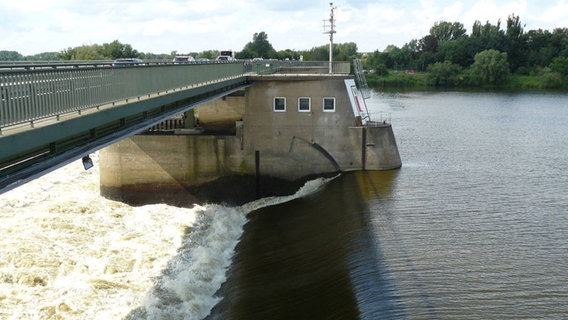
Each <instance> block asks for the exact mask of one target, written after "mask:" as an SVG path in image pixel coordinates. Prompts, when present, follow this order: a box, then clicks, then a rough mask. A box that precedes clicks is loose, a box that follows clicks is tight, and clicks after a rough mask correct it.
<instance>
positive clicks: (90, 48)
mask: <svg viewBox="0 0 568 320" xmlns="http://www.w3.org/2000/svg"><path fill="white" fill-rule="evenodd" d="M58 55H59V58H60V59H61V60H105V59H108V58H105V56H103V54H102V53H101V46H100V45H98V44H93V45H83V46H80V47H75V48H67V49H65V50H63V51H61V52H60V53H59V54H58Z"/></svg>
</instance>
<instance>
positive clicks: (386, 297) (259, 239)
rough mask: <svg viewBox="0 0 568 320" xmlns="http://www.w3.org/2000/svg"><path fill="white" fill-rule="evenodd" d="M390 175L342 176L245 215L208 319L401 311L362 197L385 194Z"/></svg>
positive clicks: (355, 315) (368, 314) (355, 316)
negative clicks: (300, 195) (310, 191)
mask: <svg viewBox="0 0 568 320" xmlns="http://www.w3.org/2000/svg"><path fill="white" fill-rule="evenodd" d="M389 176H390V177H392V176H393V173H392V172H391V173H388V172H382V173H378V172H372V173H371V172H357V173H348V174H344V175H342V176H341V177H339V178H337V179H335V180H334V181H332V182H330V183H329V184H328V185H326V187H325V188H324V189H322V190H321V191H320V192H318V193H316V194H313V195H310V196H308V197H304V198H300V199H295V200H293V201H290V202H287V203H285V204H281V205H278V206H273V207H267V208H263V209H261V210H257V211H255V212H253V213H251V214H250V215H249V221H248V222H247V224H246V225H245V227H244V234H243V237H242V239H241V241H240V242H239V244H238V245H237V248H236V255H235V257H234V259H233V264H232V266H231V268H230V269H229V278H228V281H227V282H226V283H225V284H224V285H223V287H222V289H221V290H220V295H221V296H223V300H222V301H221V303H220V304H218V305H217V306H216V307H215V309H214V311H213V313H212V315H211V316H210V317H209V319H297V318H306V319H329V318H336V319H360V318H361V319H377V317H387V316H391V317H398V316H401V315H402V314H403V309H402V308H401V302H400V301H399V299H398V297H397V288H396V285H395V283H393V282H392V276H391V274H390V271H389V270H388V266H387V265H386V264H385V263H384V258H383V257H381V248H380V244H379V243H377V239H376V238H375V236H374V235H373V232H372V230H370V229H369V227H370V225H371V224H370V220H371V212H370V211H369V208H368V207H367V202H366V201H365V199H363V197H362V195H364V196H365V197H370V198H373V199H375V198H376V197H377V196H379V197H380V196H383V195H385V196H388V194H389V193H390V191H389V190H390V187H389V180H388V179H384V178H387V177H389ZM358 186H361V187H363V189H364V190H360V189H359V187H358ZM362 191H363V192H362Z"/></svg>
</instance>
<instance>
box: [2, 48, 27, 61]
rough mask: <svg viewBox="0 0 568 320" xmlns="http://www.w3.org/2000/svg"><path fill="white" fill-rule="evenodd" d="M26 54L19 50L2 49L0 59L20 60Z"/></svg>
mask: <svg viewBox="0 0 568 320" xmlns="http://www.w3.org/2000/svg"><path fill="white" fill-rule="evenodd" d="M20 60H24V56H23V55H21V54H20V53H19V52H17V51H8V50H0V61H20Z"/></svg>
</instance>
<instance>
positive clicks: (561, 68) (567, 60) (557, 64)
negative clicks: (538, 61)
mask: <svg viewBox="0 0 568 320" xmlns="http://www.w3.org/2000/svg"><path fill="white" fill-rule="evenodd" d="M550 70H552V71H554V72H558V73H559V74H561V75H562V76H564V77H568V57H556V58H554V59H553V60H552V62H551V63H550Z"/></svg>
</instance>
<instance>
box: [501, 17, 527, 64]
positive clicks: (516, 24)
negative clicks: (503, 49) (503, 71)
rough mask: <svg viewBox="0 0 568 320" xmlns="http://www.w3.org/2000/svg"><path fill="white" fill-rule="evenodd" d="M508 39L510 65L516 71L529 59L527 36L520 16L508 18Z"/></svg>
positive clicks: (506, 33)
mask: <svg viewBox="0 0 568 320" xmlns="http://www.w3.org/2000/svg"><path fill="white" fill-rule="evenodd" d="M505 35H506V39H507V52H508V58H509V66H510V67H511V70H512V71H513V72H514V71H516V70H517V69H518V68H519V67H520V66H522V65H524V64H525V61H526V59H527V53H526V46H525V44H526V36H525V34H524V32H523V27H522V26H521V21H520V18H519V16H515V15H514V14H513V15H510V16H509V17H508V18H507V29H506V31H505Z"/></svg>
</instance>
